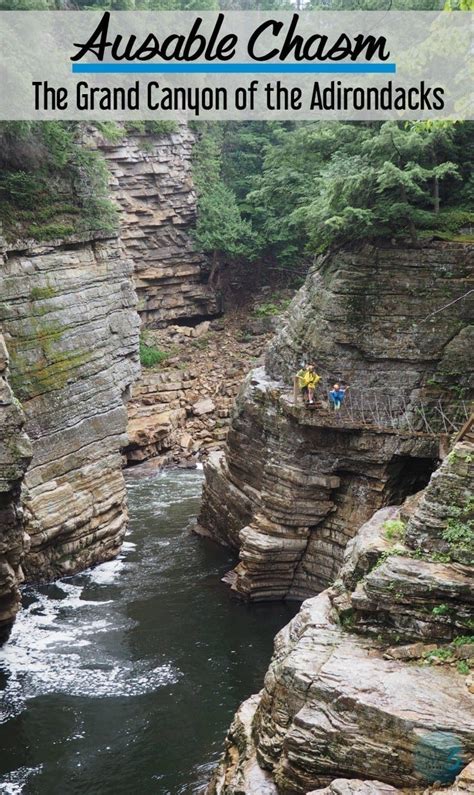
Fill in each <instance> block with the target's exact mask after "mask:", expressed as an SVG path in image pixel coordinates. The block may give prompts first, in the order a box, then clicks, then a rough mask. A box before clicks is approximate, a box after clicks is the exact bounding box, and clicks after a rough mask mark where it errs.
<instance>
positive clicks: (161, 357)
mask: <svg viewBox="0 0 474 795" xmlns="http://www.w3.org/2000/svg"><path fill="white" fill-rule="evenodd" d="M139 352H140V364H141V365H142V367H146V368H150V367H156V365H158V364H161V363H162V362H164V361H165V360H166V359H167V358H168V357H169V353H166V352H165V351H160V349H159V348H156V347H155V346H154V345H153V344H150V343H149V342H148V341H147V338H146V336H145V335H144V334H141V335H140V345H139Z"/></svg>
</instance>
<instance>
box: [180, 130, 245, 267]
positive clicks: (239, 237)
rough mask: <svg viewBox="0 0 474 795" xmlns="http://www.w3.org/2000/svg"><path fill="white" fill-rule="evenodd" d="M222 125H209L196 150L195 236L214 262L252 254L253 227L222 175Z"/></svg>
mask: <svg viewBox="0 0 474 795" xmlns="http://www.w3.org/2000/svg"><path fill="white" fill-rule="evenodd" d="M221 146H222V128H221V127H219V126H218V125H209V127H208V130H207V132H206V133H205V134H204V135H203V136H202V138H201V140H200V141H199V142H198V144H197V145H196V147H195V150H194V183H195V186H196V190H197V193H198V206H197V223H196V232H195V236H196V240H197V243H198V244H199V246H200V247H201V248H202V250H203V251H205V252H207V253H209V254H212V255H213V259H214V262H217V261H218V260H219V259H220V258H221V257H231V258H237V257H245V256H246V257H251V256H252V243H253V236H252V229H251V226H250V224H249V223H248V222H247V221H244V220H243V219H242V216H241V213H240V210H239V207H238V204H237V201H236V198H235V195H234V193H233V191H232V190H231V188H229V187H228V186H227V185H226V184H225V183H224V181H223V179H222V177H221V168H222V149H221Z"/></svg>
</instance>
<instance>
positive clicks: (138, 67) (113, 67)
mask: <svg viewBox="0 0 474 795" xmlns="http://www.w3.org/2000/svg"><path fill="white" fill-rule="evenodd" d="M71 68H72V72H73V74H140V73H142V74H143V73H145V74H146V73H148V74H153V73H162V74H238V73H240V74H298V73H299V74H302V73H304V72H306V73H313V74H322V73H330V74H344V73H346V74H380V73H382V74H395V72H396V71H397V65H396V64H394V63H373V64H365V63H363V64H362V63H286V64H284V63H282V64H279V63H73V64H72V67H71Z"/></svg>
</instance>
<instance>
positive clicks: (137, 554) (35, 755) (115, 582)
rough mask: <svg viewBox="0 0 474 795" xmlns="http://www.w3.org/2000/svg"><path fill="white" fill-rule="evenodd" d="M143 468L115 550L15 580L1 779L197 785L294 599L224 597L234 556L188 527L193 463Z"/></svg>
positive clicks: (71, 789)
mask: <svg viewBox="0 0 474 795" xmlns="http://www.w3.org/2000/svg"><path fill="white" fill-rule="evenodd" d="M139 473H140V470H139V468H136V469H135V470H131V471H130V473H129V474H128V475H127V480H128V491H129V508H130V530H129V532H128V535H127V538H126V543H125V545H124V548H123V552H122V554H121V556H120V558H118V559H117V560H115V561H112V562H110V563H104V564H102V565H101V566H97V567H96V568H94V569H91V570H89V571H87V572H84V573H82V574H80V575H76V576H74V577H69V578H67V579H64V580H60V581H59V582H57V583H55V584H53V585H48V586H44V587H38V588H32V587H27V588H25V590H24V600H23V604H24V609H23V610H22V611H21V613H20V614H19V617H18V620H17V622H16V624H15V626H14V628H13V631H12V634H11V637H10V640H9V641H8V643H7V644H6V645H5V646H4V647H3V648H2V649H0V689H1V690H2V691H3V692H2V709H1V716H0V792H4V793H8V795H19V794H20V793H22V795H70V794H72V793H74V794H75V793H78V794H80V795H83V794H84V795H86V794H87V795H109V793H110V795H112V794H113V795H129V794H130V795H132V793H133V794H134V793H138V794H139V795H148V793H150V795H151V793H153V795H192V793H198V792H200V791H202V787H203V784H204V783H205V782H206V781H207V779H208V778H209V775H210V771H211V770H212V767H213V766H214V764H215V762H216V760H217V759H218V757H219V754H220V751H221V748H222V742H223V738H224V736H225V732H226V729H227V727H228V725H229V723H230V721H231V719H232V715H233V713H234V711H235V709H236V708H237V706H238V704H239V703H240V702H241V701H242V700H243V699H244V698H246V697H247V696H248V695H250V694H251V693H254V692H256V691H257V690H259V689H260V688H261V686H262V681H263V676H264V673H265V670H266V668H267V665H268V662H269V659H270V656H271V651H272V642H273V637H274V635H275V633H276V632H277V631H278V630H279V629H280V627H282V626H283V625H284V624H285V623H287V621H289V620H290V618H291V617H292V615H294V613H295V611H296V606H295V605H285V604H274V605H265V604H261V605H254V606H248V605H245V604H242V603H241V602H238V601H235V600H233V599H231V598H230V597H229V591H228V589H227V588H226V587H225V586H224V585H223V584H222V583H221V582H220V578H221V576H222V575H223V574H224V572H226V571H227V570H228V569H229V568H230V567H231V566H232V565H233V563H234V562H235V561H234V559H233V557H232V555H231V554H230V553H229V551H228V550H225V549H223V548H221V547H219V546H217V545H216V544H213V543H212V542H210V541H207V540H203V539H199V538H197V537H196V536H194V535H192V534H191V533H190V532H189V531H188V529H187V525H188V523H189V522H190V520H191V519H192V518H193V517H195V515H196V514H197V511H198V508H199V499H200V492H201V486H202V473H201V472H199V471H179V470H178V471H174V470H173V471H171V470H170V471H166V472H162V473H154V474H153V475H152V476H149V477H142V476H140V474H139Z"/></svg>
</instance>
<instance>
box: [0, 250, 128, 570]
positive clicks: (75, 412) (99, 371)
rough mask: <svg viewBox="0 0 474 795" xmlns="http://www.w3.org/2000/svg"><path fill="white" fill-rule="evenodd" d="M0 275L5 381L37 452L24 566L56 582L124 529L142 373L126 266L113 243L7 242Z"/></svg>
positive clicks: (28, 493)
mask: <svg viewBox="0 0 474 795" xmlns="http://www.w3.org/2000/svg"><path fill="white" fill-rule="evenodd" d="M0 276H1V279H0V283H1V289H0V291H1V295H2V304H1V305H0V324H1V326H2V327H3V334H4V338H5V342H6V346H7V348H8V351H9V354H10V384H11V387H12V389H13V392H14V394H15V396H16V398H17V399H18V400H19V401H21V404H22V407H23V411H24V414H25V417H26V424H25V429H26V431H27V433H28V436H29V437H30V439H31V442H32V448H33V450H32V452H33V457H32V461H31V464H30V466H29V468H28V470H27V473H26V476H25V479H24V487H23V492H22V498H21V504H22V507H23V509H24V513H25V530H26V532H27V533H28V535H29V537H30V542H31V546H30V550H29V552H28V554H27V555H26V558H25V560H24V569H25V573H26V574H27V576H28V577H29V578H30V579H35V580H38V579H39V580H44V579H51V578H53V577H56V576H59V575H63V574H69V573H71V572H72V571H75V570H77V569H80V568H83V567H85V566H88V565H91V564H93V563H96V562H98V561H103V560H107V559H108V558H111V557H113V556H114V555H116V554H117V552H118V550H119V548H120V544H121V540H122V537H123V534H124V531H125V524H126V519H127V512H126V501H125V486H124V480H123V474H122V469H121V466H122V460H121V453H120V450H121V448H122V447H123V446H124V445H125V444H126V442H127V436H126V422H127V414H126V408H125V402H126V400H127V398H128V396H129V392H130V385H131V383H132V381H133V380H134V378H135V377H136V375H137V373H138V315H137V313H136V295H135V292H134V289H133V284H132V278H131V277H132V269H131V264H130V261H129V260H127V259H126V258H124V254H123V250H122V248H121V246H120V243H119V241H118V239H117V238H111V239H99V238H96V239H93V240H91V239H84V238H81V237H78V236H77V237H74V238H72V239H69V240H67V241H55V242H53V243H48V244H42V245H41V244H31V245H29V244H28V243H25V244H17V245H16V247H15V248H13V247H10V248H8V249H7V248H5V249H4V250H3V251H2V264H1V272H0ZM12 471H13V470H12ZM14 479H16V480H17V481H18V479H19V477H18V475H16V476H15V478H14ZM17 504H18V503H17Z"/></svg>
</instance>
